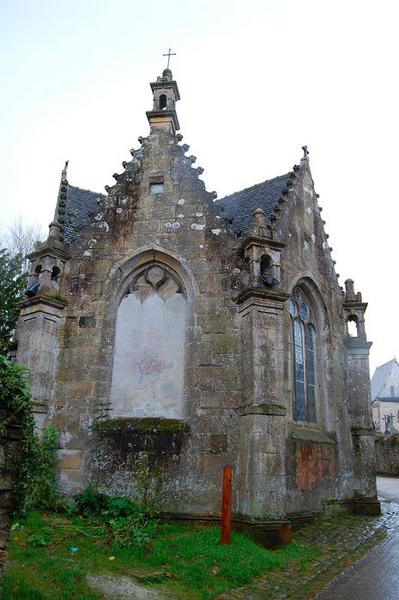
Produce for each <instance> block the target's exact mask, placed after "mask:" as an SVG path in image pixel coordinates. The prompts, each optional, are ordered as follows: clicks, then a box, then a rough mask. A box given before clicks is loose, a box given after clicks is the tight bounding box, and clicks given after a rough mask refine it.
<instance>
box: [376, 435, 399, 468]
mask: <svg viewBox="0 0 399 600" xmlns="http://www.w3.org/2000/svg"><path fill="white" fill-rule="evenodd" d="M375 456H376V469H377V473H378V474H379V475H388V476H389V477H399V433H393V434H391V435H384V434H383V433H381V434H377V435H376V436H375Z"/></svg>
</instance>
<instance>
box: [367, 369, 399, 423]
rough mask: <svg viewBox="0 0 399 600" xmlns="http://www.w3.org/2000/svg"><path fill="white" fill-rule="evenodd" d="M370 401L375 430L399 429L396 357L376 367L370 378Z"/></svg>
mask: <svg viewBox="0 0 399 600" xmlns="http://www.w3.org/2000/svg"><path fill="white" fill-rule="evenodd" d="M371 402H372V407H373V421H374V425H375V428H376V430H377V431H381V432H383V433H384V432H385V431H393V430H396V431H399V363H398V361H397V360H396V358H393V359H392V360H390V361H389V362H387V363H385V364H384V365H381V366H380V367H377V368H376V370H375V372H374V375H373V377H372V379H371ZM388 417H389V418H388Z"/></svg>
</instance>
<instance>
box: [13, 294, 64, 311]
mask: <svg viewBox="0 0 399 600" xmlns="http://www.w3.org/2000/svg"><path fill="white" fill-rule="evenodd" d="M36 304H45V305H47V306H52V307H53V308H59V309H61V310H62V309H64V308H65V307H66V306H67V305H68V302H67V301H66V300H60V299H58V298H54V297H51V296H45V295H44V294H43V295H42V294H40V293H39V294H37V295H36V296H32V298H27V299H26V300H22V301H21V302H20V303H19V304H18V307H19V308H20V309H23V308H28V307H29V306H35V305H36Z"/></svg>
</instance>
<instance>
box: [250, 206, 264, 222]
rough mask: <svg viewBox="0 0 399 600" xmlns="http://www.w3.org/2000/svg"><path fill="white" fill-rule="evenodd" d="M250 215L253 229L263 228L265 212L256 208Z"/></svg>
mask: <svg viewBox="0 0 399 600" xmlns="http://www.w3.org/2000/svg"><path fill="white" fill-rule="evenodd" d="M252 214H253V216H254V218H255V227H265V211H264V210H263V209H262V208H257V209H255V210H254V212H253V213H252Z"/></svg>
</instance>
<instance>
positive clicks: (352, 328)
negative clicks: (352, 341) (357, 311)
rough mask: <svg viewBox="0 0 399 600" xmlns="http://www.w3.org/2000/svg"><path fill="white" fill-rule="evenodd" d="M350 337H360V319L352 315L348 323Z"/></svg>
mask: <svg viewBox="0 0 399 600" xmlns="http://www.w3.org/2000/svg"><path fill="white" fill-rule="evenodd" d="M346 326H347V330H348V335H349V336H350V337H359V319H358V318H357V316H356V315H350V316H349V317H348V321H347V323H346Z"/></svg>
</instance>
